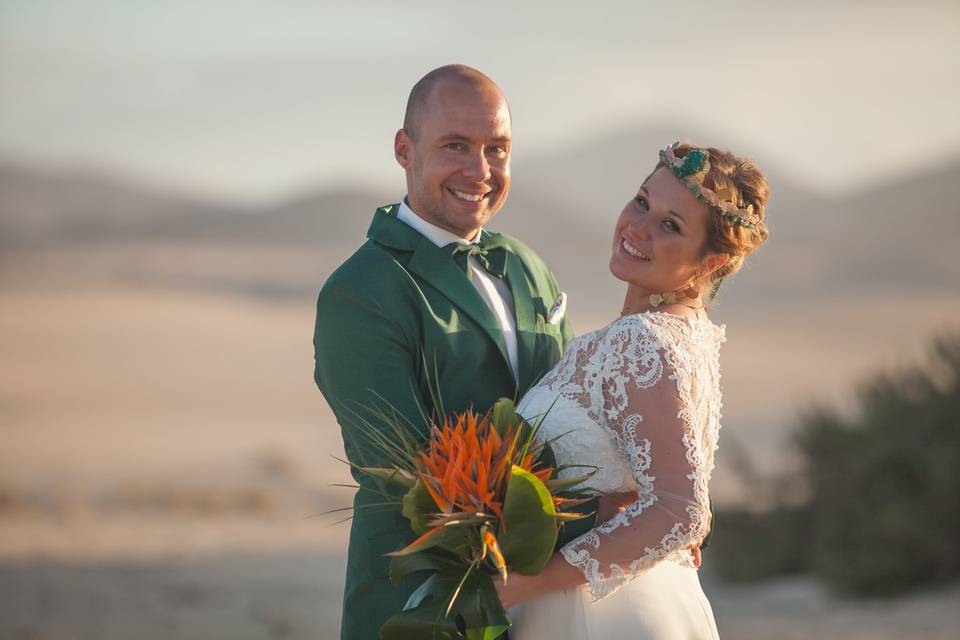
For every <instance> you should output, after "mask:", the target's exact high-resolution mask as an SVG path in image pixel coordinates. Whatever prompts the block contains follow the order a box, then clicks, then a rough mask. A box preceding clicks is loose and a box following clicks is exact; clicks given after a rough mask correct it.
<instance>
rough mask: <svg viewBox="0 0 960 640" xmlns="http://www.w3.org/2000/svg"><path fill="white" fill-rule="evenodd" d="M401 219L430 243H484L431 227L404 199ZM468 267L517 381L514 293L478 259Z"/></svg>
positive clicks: (398, 217)
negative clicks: (499, 333) (498, 332)
mask: <svg viewBox="0 0 960 640" xmlns="http://www.w3.org/2000/svg"><path fill="white" fill-rule="evenodd" d="M397 219H399V220H402V221H403V222H405V223H407V224H408V225H410V226H411V227H413V228H414V229H415V230H417V231H419V232H420V233H421V234H423V235H424V237H426V238H427V239H428V240H430V242H432V243H433V244H435V245H437V246H438V247H443V246H446V245H448V244H450V243H451V242H457V243H460V244H476V243H477V242H478V241H479V240H480V232H479V231H477V235H476V237H475V238H474V239H473V240H472V241H467V240H464V239H463V238H461V237H459V236H456V235H454V234H453V233H450V232H449V231H447V230H446V229H441V228H440V227H438V226H436V225H434V224H431V223H429V222H427V221H426V220H424V219H423V218H421V217H420V216H419V215H417V214H416V213H414V211H413V209H411V208H410V207H409V206H408V205H407V199H406V198H404V199H403V201H402V202H401V203H400V210H399V211H397ZM467 268H468V269H470V282H471V284H473V288H474V289H476V290H477V293H479V294H480V297H481V298H483V301H484V302H485V303H487V308H488V309H490V311H491V312H493V315H494V317H496V319H497V322H498V323H499V324H500V331H501V332H502V333H503V342H504V344H505V345H506V346H507V357H508V358H509V359H510V369H511V373H513V379H514V382H516V381H518V380H519V377H518V371H519V365H518V363H517V321H516V312H515V310H514V308H513V294H512V293H511V292H510V287H508V286H507V283H506V282H504V281H503V280H501V279H500V278H497V277H494V276H492V275H490V274H489V273H487V270H486V269H484V268H483V266H482V265H481V264H480V263H479V262H478V261H477V259H476V257H474V256H468V257H467Z"/></svg>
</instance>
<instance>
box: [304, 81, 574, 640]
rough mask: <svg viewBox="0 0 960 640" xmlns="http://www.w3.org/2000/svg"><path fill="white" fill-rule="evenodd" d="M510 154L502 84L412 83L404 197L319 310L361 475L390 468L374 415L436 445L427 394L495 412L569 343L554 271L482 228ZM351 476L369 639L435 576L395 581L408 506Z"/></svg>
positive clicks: (354, 636) (334, 398)
mask: <svg viewBox="0 0 960 640" xmlns="http://www.w3.org/2000/svg"><path fill="white" fill-rule="evenodd" d="M510 153H511V120H510V109H509V107H508V105H507V101H506V98H505V97H504V95H503V93H502V92H501V91H500V89H499V88H498V87H497V85H496V84H494V82H493V81H492V80H491V79H490V78H488V77H487V76H485V75H484V74H482V73H480V72H479V71H477V70H476V69H472V68H470V67H466V66H462V65H449V66H445V67H440V68H439V69H435V70H433V71H431V72H430V73H428V74H427V75H426V76H424V77H423V78H422V79H421V80H420V81H419V82H417V84H416V85H414V87H413V90H412V91H411V92H410V97H409V100H408V103H407V110H406V115H405V117H404V121H403V128H402V129H400V130H399V131H398V132H397V134H396V137H395V139H394V154H395V156H396V159H397V162H398V163H399V164H400V166H402V167H403V169H404V171H405V172H406V179H407V196H406V197H405V198H404V199H403V201H402V202H400V203H397V204H391V205H387V206H383V207H380V208H379V209H377V210H376V212H375V213H374V216H373V222H372V223H371V225H370V229H369V231H368V232H367V238H368V239H367V242H366V243H365V244H364V245H363V246H362V247H360V249H359V250H358V251H357V252H356V253H354V254H353V256H351V257H350V258H349V259H348V260H347V261H346V262H345V263H344V264H343V265H341V266H340V268H339V269H337V270H336V271H335V272H334V273H333V274H332V275H331V276H330V278H329V279H328V280H327V282H326V284H325V285H324V286H323V289H322V291H321V292H320V296H319V300H318V302H317V322H316V330H315V334H314V349H315V357H316V369H315V372H314V377H315V379H316V382H317V385H318V386H319V387H320V390H321V391H322V392H323V395H324V397H325V398H326V399H327V402H328V403H329V404H330V407H331V408H332V409H333V412H334V413H335V414H336V416H337V421H338V422H339V424H340V427H341V433H342V436H343V442H344V449H345V450H346V454H347V457H348V458H349V460H350V462H352V463H353V464H356V465H365V466H387V461H386V460H384V459H383V457H382V455H380V454H378V453H377V451H376V450H375V449H374V448H372V447H370V446H369V441H368V440H367V439H365V438H364V437H363V435H362V428H361V427H360V426H359V425H358V423H357V416H358V413H359V414H362V413H363V410H364V408H369V407H372V406H374V405H376V406H380V407H382V406H384V403H385V402H386V403H389V404H390V405H392V406H393V407H394V408H396V409H397V410H398V411H399V412H400V414H402V416H404V417H406V418H408V419H409V420H410V422H411V423H412V424H414V425H417V428H418V429H419V430H420V432H419V433H416V434H414V435H415V436H416V437H417V439H419V440H420V441H424V439H425V437H426V431H425V425H423V422H424V421H423V418H422V416H424V415H426V416H430V415H432V414H433V412H434V410H435V409H436V407H434V405H433V404H432V402H431V397H432V396H431V393H430V385H431V384H433V385H435V386H436V387H439V392H440V397H441V398H442V401H443V405H444V406H443V408H444V410H445V411H446V412H448V413H450V412H454V411H457V412H459V411H463V410H466V409H469V408H471V407H472V408H473V410H475V411H478V412H485V411H487V410H488V409H489V408H490V407H491V406H492V404H493V402H494V401H496V400H497V399H498V398H500V397H503V396H507V397H511V398H519V397H521V396H522V395H523V394H524V392H525V391H526V390H527V389H528V388H529V387H530V386H532V384H533V383H534V382H536V380H537V379H538V378H539V377H540V376H541V375H543V374H544V373H545V372H546V371H548V370H549V369H551V368H552V367H553V365H554V364H556V362H557V361H558V360H559V358H560V355H561V354H562V353H563V351H564V349H565V348H566V346H567V343H568V342H569V340H570V339H571V337H572V332H571V329H570V325H569V323H568V321H567V320H566V318H563V317H562V316H563V309H562V308H561V307H562V306H563V305H562V304H560V303H558V304H556V305H555V302H558V301H561V300H562V299H564V298H565V297H564V296H562V295H561V291H560V287H559V286H558V285H557V282H556V280H555V279H554V277H553V274H552V273H551V272H550V270H549V269H548V268H547V266H546V265H545V264H544V263H543V261H542V260H541V259H540V258H539V257H538V256H537V255H536V254H535V253H534V252H533V251H531V250H530V249H529V248H528V247H527V246H526V245H524V244H522V243H520V242H519V241H518V240H515V239H514V238H511V237H509V236H504V235H500V234H496V233H490V232H488V231H486V230H485V229H483V226H484V225H485V224H486V223H487V222H489V221H490V220H491V219H492V218H493V217H494V216H495V215H496V214H497V212H498V211H499V210H500V208H501V207H502V206H503V203H504V202H505V201H506V199H507V193H508V192H509V189H510ZM551 309H553V313H551ZM375 426H382V425H375ZM354 477H355V479H356V481H357V483H358V484H359V485H360V490H359V491H358V492H357V493H356V496H355V497H354V518H353V525H352V527H351V530H350V548H349V555H348V557H347V575H346V586H345V590H344V597H343V618H342V625H341V632H340V634H341V638H342V639H350V640H369V639H370V638H376V637H378V636H377V630H378V629H379V628H380V626H381V625H382V624H383V623H384V622H385V621H386V620H387V619H388V618H389V617H390V616H391V615H393V614H395V613H397V612H399V611H400V610H401V609H402V608H403V605H404V603H405V602H406V600H407V598H408V597H409V596H410V594H411V592H412V591H413V589H415V588H416V586H417V585H418V583H419V582H422V579H423V576H422V575H413V576H407V578H406V579H405V580H404V581H403V582H401V583H400V584H399V585H397V586H394V585H392V584H391V583H390V582H389V581H388V579H387V567H388V565H389V562H388V558H386V557H384V554H385V553H388V552H390V551H394V550H395V549H397V548H399V547H401V546H403V545H404V544H406V543H408V542H410V541H411V540H412V539H413V538H414V536H413V534H412V532H411V530H410V525H409V523H408V522H407V521H406V520H405V519H404V518H403V517H402V516H400V514H399V513H398V512H397V510H396V509H387V510H384V509H378V507H377V506H376V504H377V503H382V502H384V501H385V498H384V496H383V495H382V494H381V493H379V492H381V491H383V487H378V486H376V485H375V483H374V482H373V481H372V479H371V478H369V477H367V476H365V475H363V474H359V473H356V472H355V473H354Z"/></svg>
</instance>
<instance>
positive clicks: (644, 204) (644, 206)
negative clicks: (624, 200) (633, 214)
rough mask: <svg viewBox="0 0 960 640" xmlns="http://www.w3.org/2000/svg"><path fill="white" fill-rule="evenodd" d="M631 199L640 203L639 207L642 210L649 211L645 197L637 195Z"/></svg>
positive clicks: (648, 204)
mask: <svg viewBox="0 0 960 640" xmlns="http://www.w3.org/2000/svg"><path fill="white" fill-rule="evenodd" d="M633 200H634V202H636V203H637V204H638V205H640V207H641V208H642V209H643V210H644V211H649V210H650V203H649V202H647V199H646V198H644V197H643V196H637V197H636V198H634V199H633Z"/></svg>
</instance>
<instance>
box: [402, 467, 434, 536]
mask: <svg viewBox="0 0 960 640" xmlns="http://www.w3.org/2000/svg"><path fill="white" fill-rule="evenodd" d="M401 513H402V514H403V517H404V518H406V519H407V520H409V521H410V528H411V529H413V532H414V533H416V534H417V535H418V536H421V535H423V534H425V533H426V532H427V531H429V530H430V529H432V528H433V526H432V523H431V520H432V519H433V518H434V517H435V516H436V515H437V514H438V513H439V507H437V503H436V502H434V501H433V498H432V497H431V496H430V492H429V491H427V488H426V487H424V486H423V481H421V480H417V481H416V482H415V483H414V484H413V486H412V487H411V488H410V490H409V491H407V493H406V494H405V495H404V496H403V508H402V510H401Z"/></svg>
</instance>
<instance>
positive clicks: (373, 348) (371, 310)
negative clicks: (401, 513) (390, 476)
mask: <svg viewBox="0 0 960 640" xmlns="http://www.w3.org/2000/svg"><path fill="white" fill-rule="evenodd" d="M369 291H370V288H369V286H363V285H362V284H357V285H355V286H352V285H350V284H349V282H344V281H342V280H333V279H332V280H331V281H328V283H327V285H326V286H324V288H323V290H322V291H321V292H320V296H319V298H318V301H317V318H316V327H315V331H314V341H313V342H314V357H315V368H314V379H315V380H316V383H317V386H319V387H320V391H321V392H322V393H323V395H324V397H325V398H326V400H327V402H328V403H329V404H330V408H331V409H332V410H333V412H334V414H335V415H336V417H337V422H338V423H339V424H340V427H341V431H342V434H343V442H344V449H345V451H346V454H347V457H348V459H349V460H350V462H352V463H353V464H356V465H365V466H385V465H387V464H388V463H389V461H388V460H387V459H385V457H384V455H383V453H382V451H381V449H380V448H379V447H376V446H374V445H373V442H374V441H375V440H376V439H377V437H378V434H379V435H385V436H386V437H391V436H392V434H390V433H385V430H386V431H388V428H387V425H386V424H385V423H384V422H383V421H381V420H377V419H376V417H375V415H376V411H388V412H396V414H398V417H402V418H403V419H405V421H406V422H407V424H408V426H409V430H408V431H409V432H410V433H411V435H413V436H414V438H415V439H416V440H418V441H422V440H423V439H424V438H425V429H426V425H425V424H424V419H423V415H424V411H425V409H424V403H425V400H426V399H425V397H424V393H423V391H422V389H420V388H419V386H418V384H417V380H418V379H419V378H418V372H419V371H420V370H421V368H422V367H421V366H420V361H419V358H420V357H421V355H420V350H419V349H420V348H419V346H418V345H419V341H418V339H417V337H416V335H415V330H414V329H413V328H412V327H411V326H410V324H409V319H405V320H407V321H408V322H407V324H404V322H403V319H400V318H398V314H397V312H396V310H395V309H394V310H393V313H388V312H387V309H386V308H385V307H384V306H383V303H382V302H381V300H378V299H377V296H375V295H374V294H371V293H369ZM355 475H356V474H355ZM360 479H361V478H358V480H360Z"/></svg>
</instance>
